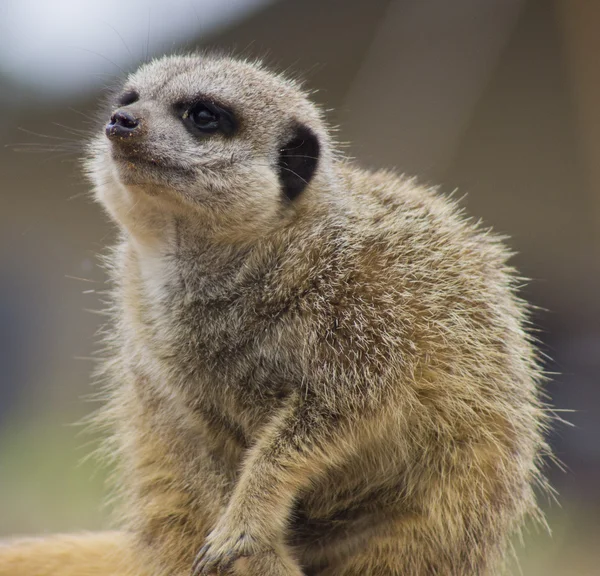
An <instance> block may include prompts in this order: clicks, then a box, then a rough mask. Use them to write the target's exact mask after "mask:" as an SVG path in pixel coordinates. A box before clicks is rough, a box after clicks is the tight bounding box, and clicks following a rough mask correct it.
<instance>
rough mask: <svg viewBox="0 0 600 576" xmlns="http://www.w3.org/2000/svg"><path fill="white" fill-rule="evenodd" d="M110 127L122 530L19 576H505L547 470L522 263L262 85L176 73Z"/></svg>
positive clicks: (77, 541)
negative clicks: (364, 163)
mask: <svg viewBox="0 0 600 576" xmlns="http://www.w3.org/2000/svg"><path fill="white" fill-rule="evenodd" d="M111 106H112V110H111V112H110V114H109V115H108V117H107V124H106V126H105V128H104V130H103V132H102V133H101V134H99V135H97V137H96V138H95V139H94V141H93V142H92V144H91V145H90V153H89V159H88V161H87V164H86V165H87V170H88V173H89V176H90V179H91V181H92V183H93V185H94V190H95V195H96V198H97V199H98V201H99V202H100V203H101V204H102V205H103V206H104V208H105V209H106V210H107V212H108V214H109V215H110V216H111V218H112V219H113V220H114V221H115V222H116V224H117V225H118V227H119V228H120V230H121V240H120V243H119V245H118V246H117V247H116V248H115V250H114V251H113V253H112V256H111V266H110V269H111V274H112V278H113V283H114V290H113V306H112V315H113V321H112V324H111V328H110V330H109V333H110V335H109V337H108V349H109V357H108V358H107V360H106V365H105V371H104V374H105V378H106V381H107V391H108V396H109V398H108V401H107V405H106V407H105V409H104V410H103V411H102V413H101V415H100V416H99V420H101V421H102V423H103V424H104V425H105V426H108V427H109V428H110V430H111V437H110V441H109V443H108V444H107V451H108V452H109V453H110V454H111V455H112V456H114V457H115V459H116V462H117V468H118V471H119V475H118V478H119V479H118V482H117V489H118V492H119V495H120V499H119V500H118V501H119V510H118V512H119V516H118V520H117V523H118V526H117V530H115V531H114V532H110V533H101V534H88V535H79V536H64V537H60V536H57V537H54V538H52V539H49V540H39V541H22V542H17V543H14V544H12V545H9V546H6V547H2V548H0V575H1V576H15V575H17V574H18V575H20V576H34V575H35V576H42V575H46V574H53V575H63V576H66V575H71V574H73V575H75V574H77V575H79V576H93V575H100V574H102V575H107V574H111V575H114V576H121V575H123V576H125V575H128V576H138V575H139V576H143V575H152V576H167V575H168V576H184V575H186V576H188V575H189V576H200V575H204V576H209V575H213V574H231V575H239V576H242V575H246V576H301V575H306V576H309V575H310V576H317V575H319V576H358V575H373V576H383V575H390V576H408V575H411V576H412V575H414V576H420V575H432V574H436V575H444V576H446V575H449V576H453V575H454V576H468V575H483V574H490V575H494V574H501V573H502V572H503V570H504V566H505V559H506V556H507V550H508V546H509V540H510V538H511V536H512V535H513V534H514V533H515V532H516V531H518V530H519V528H520V526H521V525H522V523H523V522H524V520H525V518H526V517H527V516H528V515H532V516H534V517H539V512H538V508H537V505H536V501H535V494H534V488H535V486H536V484H537V485H541V486H543V485H544V480H543V477H542V475H541V473H540V465H541V461H542V458H543V456H544V454H545V453H546V451H547V449H546V445H545V442H544V438H543V431H544V427H545V425H546V418H545V416H544V414H545V410H544V407H543V405H542V403H541V401H540V399H539V383H540V381H541V370H540V368H539V366H538V363H537V360H536V352H535V349H534V347H533V346H532V341H531V338H530V337H529V336H528V334H527V332H526V325H527V306H526V304H525V303H524V302H523V301H521V300H520V299H519V297H518V296H517V294H516V275H515V272H514V271H513V270H512V268H511V267H510V265H509V264H508V263H507V260H508V258H509V253H508V251H507V250H506V248H505V247H504V245H503V244H502V242H501V241H500V240H499V239H498V238H496V237H495V236H494V235H493V234H492V233H490V231H489V230H486V229H483V228H481V227H479V226H478V225H475V224H474V223H473V222H472V221H470V220H468V219H467V218H466V217H465V216H464V215H463V213H462V211H461V210H460V209H459V208H458V207H457V205H456V204H455V203H454V202H452V201H450V200H449V199H447V198H445V197H443V196H442V195H440V194H439V193H437V192H436V191H435V190H432V189H426V188H424V187H421V186H419V185H418V184H417V183H416V181H414V180H411V179H407V178H404V177H400V176H397V175H395V174H394V173H392V172H375V173H373V172H368V171H365V170H362V169H359V168H357V167H356V166H354V165H353V164H352V163H351V162H349V161H347V160H345V159H344V158H343V156H342V155H341V154H340V153H339V151H337V150H336V147H335V143H334V142H333V140H332V139H331V137H330V134H329V131H328V128H327V126H326V124H325V122H324V120H323V117H322V114H321V113H320V111H319V110H318V108H317V107H316V106H315V105H314V104H312V103H311V102H310V100H309V99H308V97H307V95H306V94H305V92H304V91H303V90H302V88H301V86H300V85H298V84H297V83H295V82H293V81H291V80H288V79H286V78H284V77H282V76H279V75H276V74H273V73H271V72H269V71H267V70H265V69H264V68H263V66H262V65H261V64H260V63H256V62H248V61H242V60H236V59H234V58H229V57H224V56H211V55H189V56H172V57H165V58H163V59H160V60H155V61H153V62H150V63H149V64H146V65H144V66H142V67H141V68H140V69H139V70H138V71H137V72H135V73H134V74H132V75H131V76H130V77H128V78H127V79H126V80H125V82H124V85H123V86H122V88H121V90H120V91H119V93H118V94H117V95H116V96H115V97H114V99H113V100H112V102H111Z"/></svg>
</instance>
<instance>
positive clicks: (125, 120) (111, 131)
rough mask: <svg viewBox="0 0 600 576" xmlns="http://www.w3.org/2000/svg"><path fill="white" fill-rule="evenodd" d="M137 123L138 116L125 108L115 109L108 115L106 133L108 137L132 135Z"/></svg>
mask: <svg viewBox="0 0 600 576" xmlns="http://www.w3.org/2000/svg"><path fill="white" fill-rule="evenodd" d="M139 125H140V120H139V118H136V117H135V116H133V115H132V114H131V113H130V112H126V111H125V110H117V111H116V112H115V113H114V114H113V115H112V116H111V117H110V122H109V123H108V124H107V125H106V135H107V136H108V137H109V138H111V137H115V136H119V137H130V136H133V135H134V133H135V131H136V130H137V128H138V127H139Z"/></svg>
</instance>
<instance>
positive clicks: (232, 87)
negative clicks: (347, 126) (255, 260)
mask: <svg viewBox="0 0 600 576" xmlns="http://www.w3.org/2000/svg"><path fill="white" fill-rule="evenodd" d="M107 116H108V117H107V118H106V125H105V129H104V131H103V133H102V134H100V135H98V136H97V137H96V138H95V140H94V141H93V143H92V146H91V158H90V160H89V161H88V164H87V167H88V170H89V173H90V175H91V178H92V181H93V183H94V186H95V192H96V197H97V198H98V199H99V200H100V201H101V202H102V203H103V204H104V205H105V207H106V208H107V210H108V211H109V213H110V214H111V215H112V217H113V218H114V219H115V220H117V222H119V223H120V224H121V225H122V226H123V227H124V228H125V229H127V230H128V231H129V232H130V233H132V234H133V235H137V236H140V237H147V238H149V237H153V236H155V235H157V234H160V233H161V232H164V229H165V227H166V225H167V223H168V222H172V221H174V220H176V219H179V220H181V219H185V220H186V221H187V222H192V223H195V224H197V226H198V229H202V228H205V229H207V230H213V231H216V232H220V233H222V234H223V235H224V236H225V237H227V236H228V235H231V234H233V235H235V234H239V233H240V232H241V233H244V234H248V232H249V231H252V232H254V233H256V234H268V233H269V230H270V228H271V227H272V226H274V225H276V224H277V222H280V221H282V220H285V218H286V217H287V216H286V214H293V212H294V210H295V208H297V206H298V205H301V204H302V202H303V198H304V197H305V196H306V195H310V191H311V190H314V189H317V188H318V189H319V190H323V189H327V188H328V182H329V181H330V180H331V177H330V176H329V175H328V166H331V158H330V153H329V141H328V135H327V131H326V129H325V127H324V123H323V121H322V118H321V115H320V113H319V111H318V110H317V108H316V107H315V106H314V105H313V104H312V103H311V102H310V101H309V100H308V98H307V96H306V94H305V93H304V92H303V91H302V90H301V89H300V88H299V87H298V85H297V84H296V83H294V82H293V81H290V80H287V79H284V78H282V77H281V76H277V75H275V74H272V73H270V72H267V71H266V70H264V69H263V68H262V66H261V65H260V64H256V63H250V62H246V61H240V60H235V59H232V58H229V57H216V56H203V55H191V56H171V57H165V58H162V59H160V60H155V61H153V62H150V63H149V64H146V65H144V66H142V67H141V68H140V69H139V70H138V71H137V72H135V73H133V74H132V75H130V76H129V77H128V78H127V79H126V81H125V83H124V85H123V87H122V90H121V91H120V92H119V93H118V94H117V95H116V96H115V97H114V100H113V101H112V102H111V111H110V112H109V113H108V114H107Z"/></svg>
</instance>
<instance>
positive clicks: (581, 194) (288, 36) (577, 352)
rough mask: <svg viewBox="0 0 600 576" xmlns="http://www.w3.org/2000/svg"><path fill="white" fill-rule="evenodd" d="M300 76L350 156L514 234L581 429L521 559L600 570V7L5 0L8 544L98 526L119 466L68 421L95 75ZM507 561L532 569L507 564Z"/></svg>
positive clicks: (82, 280) (88, 301)
mask: <svg viewBox="0 0 600 576" xmlns="http://www.w3.org/2000/svg"><path fill="white" fill-rule="evenodd" d="M204 46H207V47H217V48H228V49H233V50H235V51H236V52H238V53H241V54H243V55H247V56H261V57H264V58H265V59H266V61H267V62H268V63H270V64H272V65H273V66H274V67H275V68H276V69H280V70H282V69H286V70H289V71H290V73H292V74H295V75H300V76H301V77H303V78H305V80H306V82H307V85H308V87H310V88H316V89H318V92H317V93H316V95H315V99H316V100H317V101H318V102H319V103H321V104H322V105H323V107H324V108H326V109H327V110H328V116H329V119H330V121H331V123H332V124H334V125H339V126H340V132H339V135H338V136H339V138H340V140H342V141H345V142H348V143H349V144H348V147H347V151H348V153H349V154H350V155H352V156H355V157H356V158H357V159H358V161H359V162H360V163H361V164H363V165H365V166H368V167H396V168H397V169H398V170H399V171H402V172H406V173H408V174H411V175H417V176H419V177H420V179H421V181H423V182H425V183H431V184H434V183H435V184H441V186H442V189H443V190H445V191H448V192H451V191H453V190H455V189H458V195H459V196H463V195H464V196H465V197H464V200H463V202H464V204H465V205H466V206H467V208H468V210H469V212H470V213H471V214H472V215H474V216H476V217H482V218H483V219H484V221H485V222H487V223H488V224H491V225H492V226H493V227H494V228H495V229H496V230H497V231H498V232H501V233H505V234H508V235H510V237H511V240H510V245H511V246H512V248H514V249H515V250H516V251H517V252H518V256H517V257H516V258H515V261H514V262H515V264H516V265H517V266H518V268H519V269H520V270H521V272H522V273H523V274H524V275H526V276H527V277H529V278H531V279H532V282H530V284H529V285H528V286H527V288H526V289H525V295H526V297H527V298H528V299H530V300H531V301H532V302H533V303H534V304H536V305H537V306H539V307H540V310H539V311H538V312H537V313H536V318H535V321H536V324H537V326H538V327H539V329H540V333H539V337H540V338H541V340H542V342H543V350H544V352H545V353H546V354H547V355H548V357H549V358H552V360H548V364H547V369H548V370H550V371H552V372H555V373H557V374H556V376H554V378H553V380H552V382H550V383H549V384H548V386H547V392H548V394H549V396H550V398H551V400H552V403H553V404H554V405H555V406H556V407H557V408H559V409H562V410H572V411H573V412H572V413H570V412H568V413H564V414H563V413H561V414H562V415H563V416H564V417H565V418H566V419H567V420H569V421H570V423H571V424H572V426H565V425H558V426H557V427H556V429H555V431H554V432H553V433H552V437H551V443H552V445H553V447H554V450H555V451H556V454H557V455H558V457H559V458H560V459H561V460H562V462H563V463H564V465H565V468H566V471H564V472H562V471H561V470H560V469H559V468H558V467H556V466H549V468H548V474H549V475H550V477H551V480H552V483H553V485H554V487H555V488H556V490H557V492H558V494H559V502H560V505H557V504H553V503H551V502H548V501H546V500H544V507H545V508H546V509H547V514H548V521H549V524H550V526H551V528H552V531H553V536H552V538H550V537H549V536H548V535H547V534H544V533H543V532H537V531H535V530H533V531H532V532H531V533H529V534H527V535H526V537H525V539H526V541H527V547H526V548H525V549H523V548H522V547H521V546H520V545H517V553H518V555H519V557H520V565H521V571H522V572H521V573H522V574H524V575H525V576H533V575H538V574H539V575H542V574H543V575H545V576H554V575H569V576H570V575H575V576H585V575H592V574H598V573H599V572H598V570H599V568H598V566H600V546H598V543H599V542H600V490H599V487H600V388H599V387H598V385H597V380H598V373H599V368H600V298H599V297H598V296H599V295H600V137H599V136H600V106H599V105H598V103H599V102H600V68H599V67H598V64H597V60H598V55H599V54H600V2H595V1H593V0H453V1H452V2H448V1H447V0H369V1H366V0H362V1H361V0H279V1H275V0H273V1H268V0H168V1H167V0H129V1H128V2H122V1H120V0H103V1H91V0H90V1H88V2H82V1H80V0H54V1H44V0H2V2H0V110H1V113H0V144H1V145H2V146H1V147H0V537H2V536H7V535H11V534H26V533H36V534H38V533H49V532H54V531H59V530H78V529H95V528H98V527H102V526H105V525H106V523H107V514H106V511H105V509H104V508H103V507H102V505H101V503H102V500H103V496H104V484H103V479H104V476H105V474H106V471H103V470H102V469H101V468H99V467H98V466H97V465H96V464H95V463H94V462H93V461H92V462H90V461H89V460H85V459H84V456H85V455H86V454H87V453H88V452H89V450H90V442H91V443H92V444H91V446H93V439H92V438H90V437H89V436H86V435H84V434H82V433H81V429H80V427H77V426H74V425H73V423H75V422H77V421H78V420H80V419H81V418H82V417H83V416H85V415H86V414H87V413H88V412H89V411H90V410H92V409H93V408H94V405H93V404H92V403H90V402H89V401H86V399H85V397H86V396H87V395H89V394H90V393H91V391H92V388H91V386H90V382H91V378H90V372H91V370H92V368H93V363H92V362H91V361H90V356H91V355H92V353H93V350H94V349H95V347H96V346H97V338H96V331H97V330H98V328H99V326H100V324H101V322H102V317H101V316H99V315H98V314H96V313H94V311H95V310H96V311H97V310H100V309H102V303H101V299H102V296H101V294H99V293H100V292H101V291H102V290H103V289H104V288H105V285H104V273H103V271H102V269H101V267H100V266H99V262H98V259H97V256H98V254H101V253H103V252H104V251H105V249H106V246H107V245H110V243H111V242H112V240H113V237H114V230H113V227H112V225H111V224H110V223H109V222H108V221H107V219H106V217H105V216H104V215H103V213H102V210H101V209H100V207H99V206H97V205H94V203H93V201H92V199H91V197H90V194H89V192H88V186H87V184H86V182H85V180H84V179H83V177H82V174H81V169H80V165H79V161H78V159H79V157H80V156H81V152H82V149H83V146H84V142H85V139H86V135H87V134H89V133H90V131H91V130H93V127H94V122H93V119H92V118H93V114H94V111H95V110H96V109H97V107H98V101H99V99H100V97H101V94H102V92H103V90H105V89H106V87H107V86H110V85H112V84H113V83H114V82H116V80H117V79H118V77H119V76H121V75H123V74H124V73H126V72H127V71H130V70H132V69H135V67H136V66H137V65H138V64H139V63H140V62H142V61H145V60H148V59H149V58H151V57H153V56H155V55H160V54H163V53H165V52H172V51H174V50H181V49H193V48H195V47H204ZM514 573H515V574H519V571H518V569H517V568H516V567H515V568H514Z"/></svg>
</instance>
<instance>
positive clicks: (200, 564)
mask: <svg viewBox="0 0 600 576" xmlns="http://www.w3.org/2000/svg"><path fill="white" fill-rule="evenodd" d="M210 548H211V545H210V544H205V545H204V546H202V548H200V552H198V554H197V555H196V559H195V560H194V564H193V566H192V576H203V575H205V574H207V573H208V572H215V573H216V572H217V568H219V570H218V572H219V573H220V571H221V570H227V569H228V568H229V567H230V566H231V565H232V564H233V562H234V560H235V559H236V558H235V555H234V554H233V553H231V552H229V553H227V554H226V555H225V556H224V557H223V558H216V557H214V556H213V557H211V555H210Z"/></svg>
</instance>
